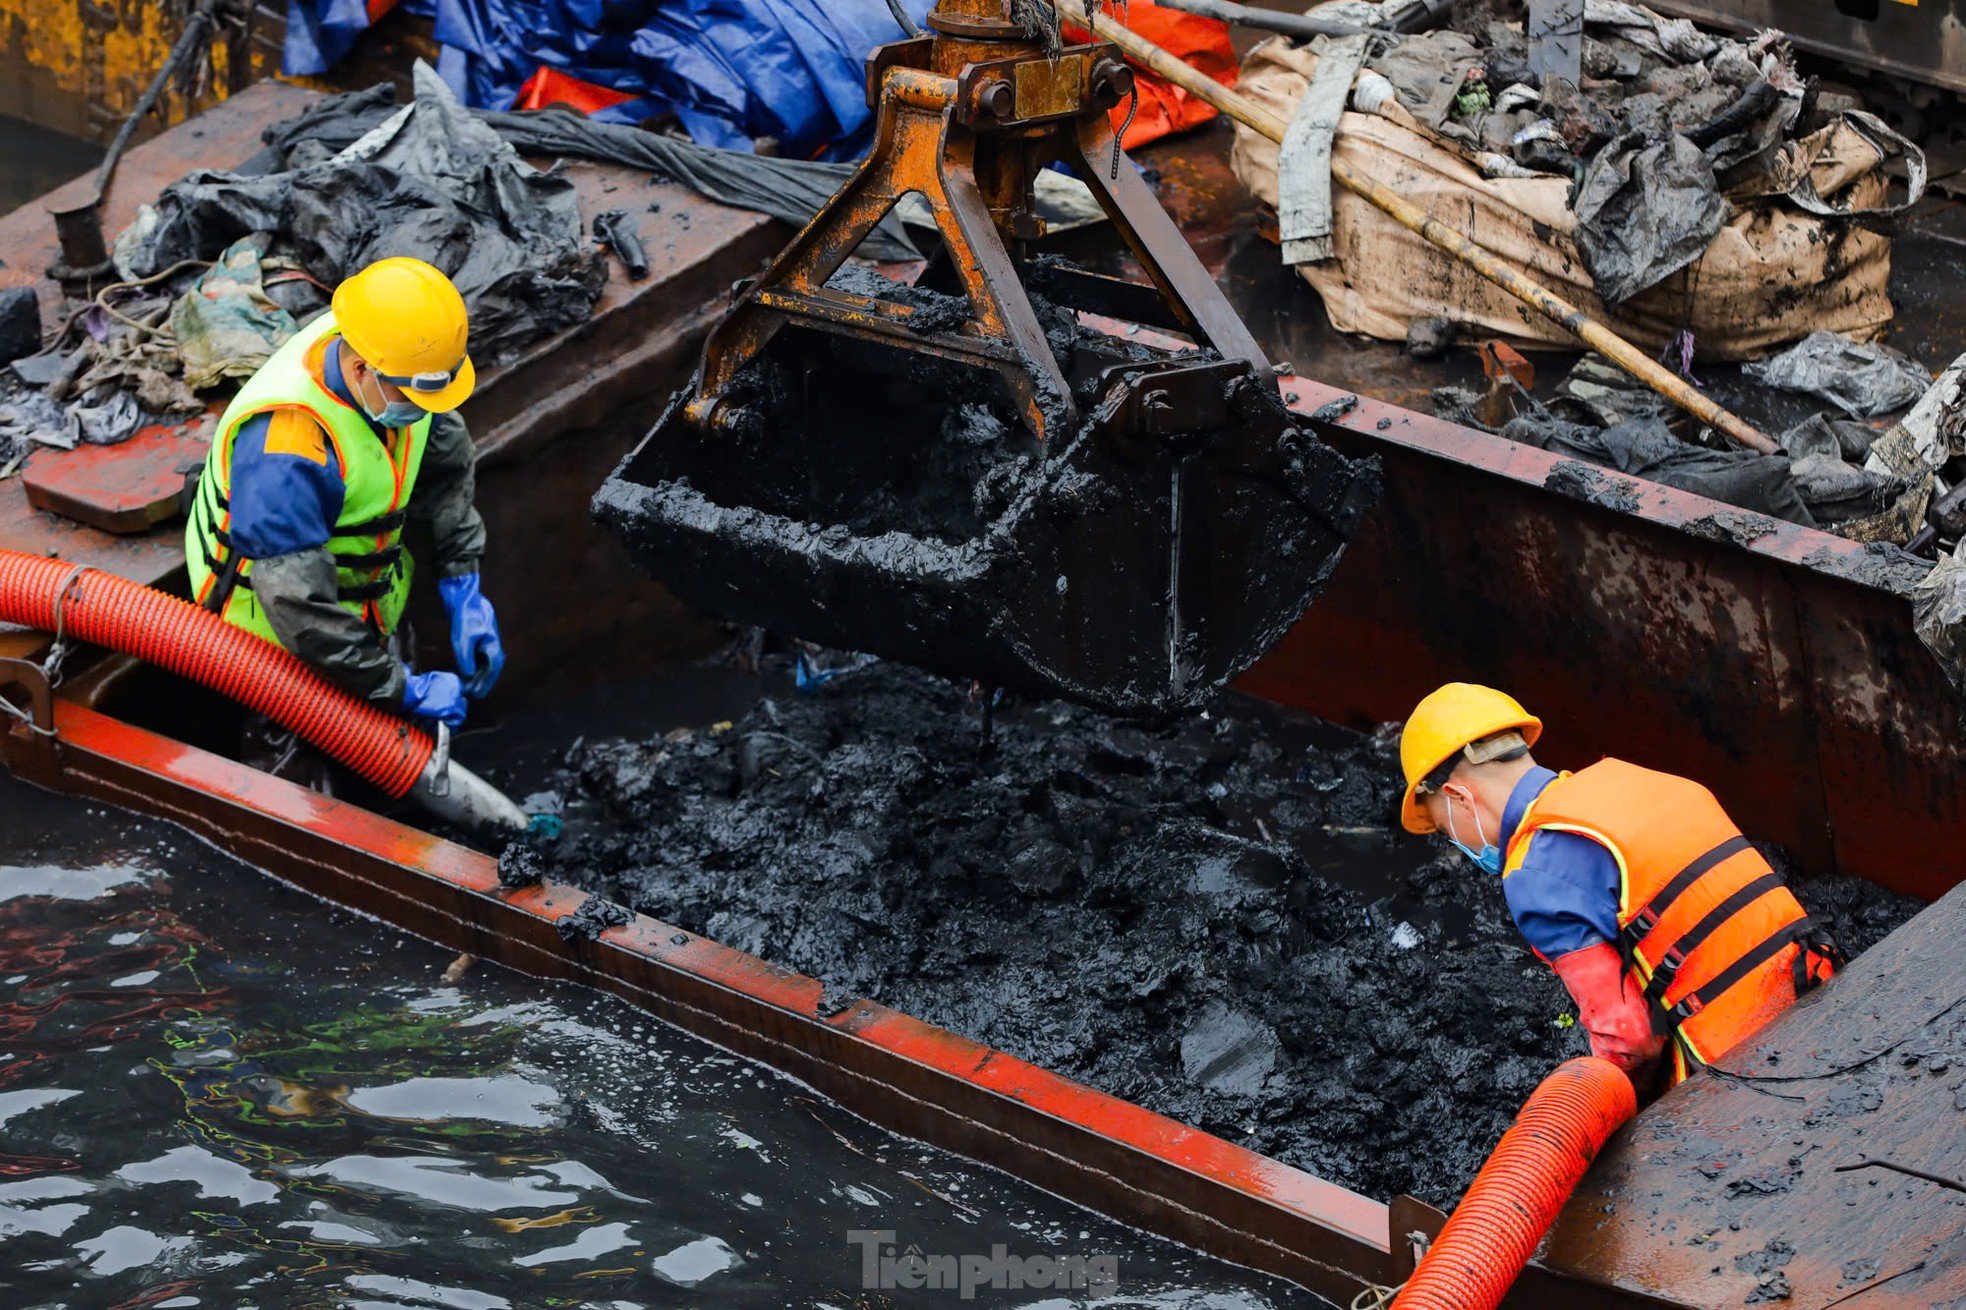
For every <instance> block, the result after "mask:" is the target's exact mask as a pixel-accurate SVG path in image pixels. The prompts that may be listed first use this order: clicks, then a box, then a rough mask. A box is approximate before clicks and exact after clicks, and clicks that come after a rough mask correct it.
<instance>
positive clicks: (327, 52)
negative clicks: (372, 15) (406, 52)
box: [280, 0, 437, 77]
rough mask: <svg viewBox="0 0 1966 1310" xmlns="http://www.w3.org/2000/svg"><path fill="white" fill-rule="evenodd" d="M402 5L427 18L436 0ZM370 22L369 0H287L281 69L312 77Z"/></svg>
mask: <svg viewBox="0 0 1966 1310" xmlns="http://www.w3.org/2000/svg"><path fill="white" fill-rule="evenodd" d="M402 8H403V9H404V10H406V11H407V12H409V13H412V14H421V15H423V16H424V17H425V18H430V17H432V16H434V15H435V13H436V11H437V0H404V3H403V5H402ZM368 26H369V6H368V0H287V44H286V48H285V49H284V50H283V51H281V59H280V71H281V72H283V73H285V74H287V75H288V76H289V77H313V76H314V75H316V74H318V73H325V72H327V71H328V70H329V69H330V68H333V67H334V66H335V65H336V64H338V63H340V62H341V61H342V59H343V58H344V57H346V56H347V54H348V52H349V51H350V50H352V49H354V48H355V38H356V37H358V36H360V35H361V34H362V33H363V32H364V31H366V30H367V28H368Z"/></svg>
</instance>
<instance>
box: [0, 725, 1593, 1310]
mask: <svg viewBox="0 0 1966 1310" xmlns="http://www.w3.org/2000/svg"><path fill="white" fill-rule="evenodd" d="M54 723H55V727H56V729H57V730H58V731H59V733H60V737H61V740H60V741H59V742H58V743H55V744H50V743H48V742H46V741H45V740H44V739H41V738H36V737H32V736H30V735H29V734H27V733H26V732H25V731H24V730H18V729H16V730H14V731H12V732H9V733H6V734H0V752H4V754H5V757H6V759H7V762H8V764H9V765H10V766H11V767H12V768H13V769H14V770H15V772H16V773H18V774H20V775H21V776H22V777H23V778H26V779H27V780H29V781H32V782H35V783H37V784H39V785H42V786H46V787H49V788H51V789H54V790H60V791H69V792H75V793H78V794H81V795H86V796H89V797H92V798H94V799H97V800H100V801H103V802H106V803H108V804H112V805H117V806H120V807H123V808H126V809H130V810H133V811H137V812H141V813H145V814H151V815H155V816H157V817H160V818H163V819H167V820H169V821H171V822H173V823H176V824H179V825H180V826H182V827H184V828H186V829H188V830H190V831H191V832H194V833H196V834H198V835H200V836H202V837H205V838H207V839H208V840H211V841H212V842H214V843H215V844H217V845H218V846H219V847H220V848H221V849H223V850H226V851H229V852H231V853H232V854H234V855H236V856H238V857H239V858H241V859H243V860H246V861H248V862H250V863H254V864H257V865H259V866H261V867H263V868H265V869H267V870H268V871H269V872H271V873H273V874H275V875H276V876H278V877H280V878H282V879H285V880H287V881H290V882H292V883H294V884H295V885H297V886H299V887H300V888H302V889H303V890H306V891H309V892H312V893H314V894H316V895H319V896H322V897H324V898H326V899H328V900H332V901H335V902H337V903H339V904H343V905H347V906H350V907H351V908H354V909H357V910H360V911H362V912H364V913H368V914H372V915H375V916H376V917H378V918H380V919H383V920H385V921H386V922H389V923H393V924H395V925H397V926H398V927H401V928H403V929H405V930H407V931H409V932H413V933H415V934H417V935H419V936H422V937H425V938H428V939H429V940H431V941H435V942H438V943H440V944H441V945H444V946H446V947H448V948H451V949H453V950H459V951H468V952H470V953H472V954H474V955H477V956H480V957H482V958H485V959H490V960H495V961H497V962H499V963H501V964H505V965H508V966H510V967H512V968H516V969H519V970H521V971H523V972H526V973H529V974H534V975H537V976H540V977H551V978H565V979H570V980H573V981H576V982H580V983H584V984H586V985H589V986H593V987H597V988H599V989H602V990H605V991H609V992H612V993H614V994H616V995H618V996H621V997H623V998H624V999H627V1000H629V1001H631V1002H632V1003H634V1004H636V1005H639V1006H641V1007H643V1008H645V1009H647V1010H649V1011H650V1012H652V1013H654V1014H656V1015H658V1016H660V1017H662V1018H664V1019H667V1020H669V1021H671V1022H673V1023H675V1024H677V1025H678V1026H680V1027H683V1028H686V1029H688V1030H690V1031H691V1032H694V1033H697V1034H698V1035H700V1036H703V1037H706V1038H708V1039H710V1040H711V1041H714V1042H717V1043H719V1044H721V1045H724V1046H727V1047H729V1048H730V1049H732V1050H734V1051H738V1052H740V1053H742V1054H744V1055H748V1056H751V1057H753V1058H755V1059H759V1060H762V1061H764V1062H766V1063H768V1064H771V1065H774V1066H775V1067H778V1068H781V1069H784V1070H786V1071H787V1072H789V1073H791V1074H793V1075H795V1076H797V1077H799V1078H802V1079H804V1080H806V1081H808V1082H810V1083H811V1084H813V1085H814V1086H815V1087H817V1088H819V1089H820V1090H821V1091H824V1092H825V1093H827V1094H828V1095H830V1096H833V1097H835V1098H836V1099H838V1100H839V1101H840V1102H841V1104H843V1105H845V1106H847V1107H848V1108H849V1109H851V1110H853V1111H855V1112H856V1113H859V1114H862V1115H865V1116H866V1117H867V1118H869V1119H871V1120H873V1121H874V1122H876V1123H880V1124H882V1125H884V1126H887V1127H890V1128H893V1129H895V1130H897V1131H900V1132H904V1133H907V1134H910V1135H912V1136H916V1137H919V1138H921V1139H922V1140H924V1141H928V1142H932V1143H934V1144H936V1145H939V1146H943V1147H946V1148H948V1149H951V1150H954V1151H958V1152H961V1153H963V1154H965V1155H969V1156H972V1157H975V1158H977V1159H981V1160H984V1161H987V1162H988V1163H990V1164H992V1165H995V1166H997V1167H999V1168H1002V1169H1005V1170H1007V1171H1008V1172H1010V1173H1013V1174H1016V1175H1018V1176H1020V1177H1023V1178H1026V1179H1029V1180H1030V1181H1032V1182H1035V1183H1037V1184H1038V1185H1040V1186H1043V1187H1045V1188H1048V1189H1049V1190H1052V1191H1055V1192H1057V1193H1058V1194H1060V1195H1062V1196H1065V1197H1068V1198H1070V1199H1072V1200H1075V1201H1078V1202H1081V1203H1083V1204H1086V1205H1089V1206H1091V1207H1093V1208H1095V1209H1097V1210H1100V1211H1103V1212H1104V1213H1107V1214H1110V1215H1113V1216H1114V1217H1116V1218H1119V1219H1122V1220H1124V1221H1126V1222H1129V1223H1133V1224H1136V1225H1138V1226H1140V1227H1142V1228H1145V1229H1148V1230H1149V1231H1153V1232H1158V1233H1161V1234H1163V1235H1166V1236H1169V1237H1172V1238H1174V1239H1176V1240H1179V1241H1182V1242H1186V1243H1188V1244H1189V1245H1192V1246H1194V1247H1196V1248H1197V1249H1199V1250H1203V1251H1206V1252H1208V1253H1210V1254H1213V1255H1217V1256H1220V1257H1222V1258H1224V1259H1228V1260H1232V1261H1235V1262H1237V1263H1239V1264H1244V1265H1248V1266H1251V1267H1253V1268H1258V1269H1263V1270H1267V1271H1269V1272H1272V1273H1276V1274H1279V1275H1282V1276H1283V1277H1286V1278H1290V1279H1292V1280H1294V1281H1296V1282H1298V1283H1300V1284H1302V1285H1303V1286H1305V1287H1308V1288H1310V1289H1311V1290H1313V1291H1316V1292H1319V1293H1320V1294H1322V1295H1325V1296H1328V1297H1331V1298H1332V1299H1334V1300H1336V1301H1338V1302H1340V1303H1349V1301H1350V1300H1351V1298H1352V1296H1353V1295H1354V1294H1355V1293H1356V1292H1357V1291H1358V1290H1359V1289H1360V1287H1361V1286H1362V1280H1363V1279H1368V1278H1369V1279H1373V1280H1378V1279H1381V1278H1382V1277H1383V1276H1384V1274H1385V1272H1386V1269H1387V1267H1388V1252H1387V1244H1386V1238H1387V1215H1386V1208H1385V1207H1384V1206H1382V1205H1380V1204H1378V1203H1377V1202H1374V1201H1371V1200H1368V1199H1367V1198H1365V1197H1362V1196H1359V1195H1357V1194H1355V1193H1352V1192H1349V1191H1347V1190H1345V1189H1344V1188H1341V1187H1338V1186H1336V1185H1335V1184H1332V1183H1329V1182H1325V1181H1323V1180H1321V1179H1318V1178H1315V1177H1313V1176H1311V1175H1309V1174H1306V1173H1303V1172H1301V1171H1300V1170H1296V1169H1292V1168H1290V1167H1288V1166H1286V1165H1283V1164H1279V1163H1278V1162H1276V1161H1274V1160H1270V1159H1268V1158H1266V1157H1263V1156H1259V1155H1256V1154H1254V1153H1253V1152H1250V1151H1247V1150H1244V1149H1243V1148H1241V1147H1238V1146H1235V1145H1232V1144H1231V1143H1228V1142H1225V1141H1222V1140H1221V1139H1219V1138H1216V1137H1212V1136H1210V1135H1209V1134H1207V1133H1203V1132H1201V1131H1199V1130H1196V1129H1193V1128H1190V1127H1187V1126H1186V1125H1183V1124H1180V1123H1177V1122H1175V1121H1173V1120H1170V1119H1166V1118H1163V1117H1162V1116H1160V1115H1156V1114H1152V1113H1150V1112H1148V1111H1146V1110H1143V1109H1141V1108H1139V1107H1138V1106H1135V1105H1131V1104H1128V1103H1126V1102H1124V1101H1120V1100H1117V1099H1115V1098H1113V1097H1110V1096H1107V1095H1105V1094H1103V1093H1100V1092H1096V1091H1093V1090H1092V1089H1090V1088H1087V1087H1083V1086H1080V1085H1078V1084H1076V1083H1072V1082H1069V1081H1067V1080H1065V1079H1062V1078H1059V1077H1057V1076H1056V1075H1054V1074H1050V1073H1047V1072H1045V1071H1044V1070H1042V1069H1039V1068H1036V1067H1034V1066H1032V1065H1029V1064H1026V1063H1024V1062H1023V1061H1021V1060H1017V1059H1013V1058H1012V1057H1010V1056H1008V1055H1005V1054H1004V1053H1002V1052H1000V1051H994V1050H991V1049H990V1048H988V1047H984V1046H980V1045H978V1044H977V1043H975V1042H972V1041H969V1040H967V1039H965V1038H962V1037H958V1036H956V1035H955V1034H953V1033H949V1032H946V1031H944V1030H942V1029H939V1028H934V1027H931V1026H929V1025H927V1024H924V1023H921V1022H919V1021H918V1020H915V1019H911V1018H909V1017H908V1016H906V1015H904V1014H900V1013H897V1012H896V1011H893V1010H890V1009H887V1008H886V1007H884V1006H881V1005H879V1004H877V1003H875V1002H872V1001H867V1000H851V1001H847V1002H844V1003H841V1002H839V1001H837V1000H834V1001H829V1000H828V998H827V997H826V996H825V989H824V987H823V985H822V984H821V983H820V982H819V981H818V980H816V979H812V978H807V977H804V976H802V975H799V974H796V973H793V972H791V971H790V970H786V969H781V968H778V967H777V966H775V965H772V964H769V963H767V962H765V961H763V960H760V959H757V958H756V957H754V956H750V955H746V954H744V953H742V952H740V951H734V950H731V949H729V948H728V947H724V946H720V945H718V944H717V943H715V942H712V941H708V940H706V939H704V938H702V937H698V936H696V935H695V934H692V933H686V932H684V931H683V930H681V929H679V928H675V927H672V926H671V925H668V924H664V923H660V922H658V921H656V920H653V919H650V918H648V917H646V916H637V917H636V918H635V919H634V920H633V921H632V922H630V923H628V924H626V925H624V926H622V927H619V928H614V929H610V930H608V931H606V932H605V933H603V934H602V936H601V937H600V938H599V939H597V940H595V941H580V942H575V943H571V944H570V943H567V942H563V941H562V940H561V938H560V936H559V934H558V932H557V930H556V928H555V923H556V921H558V920H559V919H562V918H564V917H566V916H567V915H569V914H571V913H573V912H574V910H576V909H577V908H578V907H579V905H580V904H581V902H582V901H583V900H584V899H585V895H584V893H581V892H578V891H575V890H573V889H571V888H567V887H560V886H552V885H545V886H539V887H533V888H528V889H524V890H521V891H507V890H504V889H501V888H500V886H499V885H498V878H497V865H496V862H495V861H494V860H492V859H491V858H489V857H488V856H485V855H482V854H479V853H477V852H475V851H471V850H467V849H466V848H464V847H462V846H458V845H456V844H454V843H451V842H447V841H444V840H442V839H440V838H437V837H434V836H431V835H429V834H427V833H423V832H419V831H417V830H415V829H412V828H408V827H405V826H403V825H401V824H398V823H395V822H393V821H391V820H389V819H385V818H382V817H380V816H378V815H375V814H372V813H370V812H368V811H365V810H362V809H359V808H357V807H354V806H351V805H348V804H346V803H345V802H341V801H336V800H333V799H331V798H328V797H325V796H320V795H316V794H315V793H312V792H309V791H306V790H303V789H302V788H299V787H296V786H294V785H292V784H290V783H287V782H284V781H281V780H280V779H277V778H273V777H270V776H268V775H266V774H263V773H259V772H257V771H255V770H253V769H249V768H246V767H245V766H243V765H240V764H237V763H234V762H232V761H229V760H226V759H223V758H221V757H219V756H216V755H212V754H210V753H208V752H205V751H201V750H197V749H195V748H192V747H189V746H185V745H183V744H181V743H179V742H175V741H172V740H170V739H168V738H165V737H161V736H158V735H157V734H155V733H151V732H148V731H145V730H143V729H140V728H136V727H133V726H131V725H129V724H125V723H122V722H120V721H118V720H116V719H113V718H110V717H108V716H106V715H103V714H100V713H98V712H96V711H93V710H89V709H86V708H83V707H82V706H79V705H76V704H73V703H69V702H57V704H56V707H55V718H54ZM1607 1304H1609V1303H1607ZM1619 1304H1623V1303H1622V1302H1619Z"/></svg>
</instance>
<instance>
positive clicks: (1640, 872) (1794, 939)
mask: <svg viewBox="0 0 1966 1310" xmlns="http://www.w3.org/2000/svg"><path fill="white" fill-rule="evenodd" d="M1544 829H1549V830H1550V831H1553V832H1571V833H1576V834H1578V835H1580V836H1583V837H1588V838H1590V839H1591V840H1592V841H1594V842H1596V843H1597V844H1598V845H1600V846H1602V847H1604V848H1605V849H1606V850H1608V851H1610V852H1611V855H1612V858H1613V859H1615V860H1617V862H1618V927H1619V934H1618V937H1619V940H1618V949H1619V952H1620V953H1621V954H1622V955H1623V957H1624V960H1625V967H1626V968H1627V969H1629V970H1631V971H1632V973H1633V975H1634V977H1635V978H1636V979H1637V982H1638V985H1639V986H1640V987H1641V988H1643V989H1644V992H1645V999H1646V1000H1647V1001H1648V1002H1650V1003H1651V1006H1652V1009H1653V1012H1654V1014H1655V1016H1656V1017H1657V1022H1659V1023H1660V1025H1661V1027H1662V1028H1663V1029H1664V1030H1665V1031H1666V1032H1668V1033H1670V1034H1671V1035H1672V1037H1673V1057H1674V1071H1675V1075H1676V1079H1677V1078H1684V1077H1685V1076H1686V1073H1687V1071H1688V1069H1689V1068H1691V1067H1693V1066H1695V1065H1697V1064H1707V1063H1711V1062H1712V1061H1714V1060H1717V1059H1719V1058H1720V1057H1721V1056H1723V1055H1725V1054H1726V1053H1727V1052H1728V1051H1729V1050H1731V1049H1733V1047H1734V1046H1736V1045H1737V1044H1739V1043H1740V1042H1741V1041H1743V1040H1745V1039H1746V1038H1748V1037H1749V1036H1752V1035H1753V1034H1754V1033H1755V1032H1756V1031H1757V1030H1758V1029H1760V1027H1761V1026H1762V1025H1763V1024H1765V1023H1767V1022H1768V1021H1769V1020H1770V1019H1773V1018H1774V1017H1775V1016H1776V1015H1778V1014H1780V1013H1781V1012H1782V1011H1783V1010H1785V1009H1787V1008H1788V1007H1789V1006H1790V1005H1792V1004H1794V1003H1795V998H1796V997H1797V996H1798V995H1800V994H1801V993H1802V992H1804V991H1807V990H1808V989H1809V988H1810V987H1813V986H1814V985H1815V984H1816V983H1818V982H1820V981H1822V980H1823V979H1824V978H1827V977H1828V976H1829V974H1830V972H1831V971H1832V969H1833V967H1834V964H1833V961H1834V958H1835V947H1834V946H1832V945H1831V944H1830V942H1829V939H1828V937H1827V935H1826V934H1824V933H1823V931H1822V930H1821V929H1820V928H1819V927H1818V926H1817V925H1816V923H1815V921H1814V920H1813V919H1811V918H1810V917H1809V915H1808V914H1807V913H1805V912H1804V911H1803V908H1802V906H1801V904H1800V903H1799V902H1798V901H1797V900H1796V899H1795V896H1794V894H1793V893H1792V892H1790V891H1789V889H1788V888H1787V887H1786V886H1784V885H1783V883H1782V877H1781V875H1780V874H1778V873H1776V872H1775V871H1774V869H1773V868H1771V867H1770V866H1769V864H1768V861H1767V860H1765V859H1763V858H1762V857H1761V855H1760V853H1759V852H1757V851H1756V850H1755V849H1754V847H1753V846H1752V845H1750V844H1749V842H1748V839H1747V838H1746V837H1744V836H1742V835H1741V830H1740V829H1739V828H1738V827H1736V826H1735V824H1734V822H1733V820H1731V819H1729V818H1728V817H1727V813H1726V811H1725V810H1722V809H1721V808H1720V802H1719V801H1717V800H1715V799H1714V796H1713V793H1712V792H1710V791H1708V790H1707V789H1706V788H1705V787H1702V786H1701V785H1700V784H1699V783H1697V782H1693V781H1691V780H1690V779H1687V778H1678V777H1674V776H1673V775H1672V774H1670V773H1658V772H1655V771H1653V770H1651V769H1643V768H1640V767H1639V766H1638V765H1636V764H1627V763H1625V762H1624V761H1623V760H1609V759H1607V760H1602V761H1600V762H1598V763H1596V764H1593V765H1591V766H1590V767H1589V768H1587V769H1581V770H1579V771H1578V772H1576V773H1567V774H1563V775H1562V776H1560V777H1558V778H1557V779H1556V781H1554V782H1552V783H1550V784H1549V786H1548V787H1546V788H1544V790H1543V794H1542V795H1541V796H1539V797H1537V798H1536V800H1535V801H1534V802H1533V803H1532V804H1531V805H1530V807H1529V811H1528V813H1527V814H1525V815H1524V816H1523V819H1522V822H1521V823H1520V824H1519V825H1518V826H1517V828H1516V831H1515V833H1514V834H1513V835H1512V836H1511V837H1510V839H1509V849H1508V855H1507V859H1506V860H1505V862H1504V864H1503V867H1502V875H1503V876H1504V877H1507V876H1508V875H1509V874H1511V873H1513V872H1515V870H1516V869H1518V868H1520V867H1521V866H1522V861H1523V858H1524V856H1525V855H1527V853H1528V850H1529V840H1530V838H1532V837H1534V836H1535V835H1536V834H1537V833H1538V832H1541V831H1543V830H1544Z"/></svg>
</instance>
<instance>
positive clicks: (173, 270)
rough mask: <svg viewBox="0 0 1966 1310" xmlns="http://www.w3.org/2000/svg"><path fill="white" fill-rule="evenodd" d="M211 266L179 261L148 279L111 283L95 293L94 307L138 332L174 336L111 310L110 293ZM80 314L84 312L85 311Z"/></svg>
mask: <svg viewBox="0 0 1966 1310" xmlns="http://www.w3.org/2000/svg"><path fill="white" fill-rule="evenodd" d="M211 266H212V261H211V260H209V259H180V260H179V261H178V262H177V263H175V264H173V265H171V266H170V267H169V268H167V269H165V270H164V271H163V272H161V273H152V274H151V275H150V276H149V277H140V278H134V279H132V280H130V281H128V282H111V283H110V284H109V285H108V286H106V287H104V288H103V289H102V290H100V291H98V292H96V298H95V307H96V308H97V309H100V310H101V311H102V312H103V313H105V314H107V315H109V316H110V317H111V318H113V319H115V320H116V321H117V322H119V323H122V324H124V325H126V326H128V327H131V328H134V329H136V330H137V331H139V332H149V333H153V334H154V335H156V336H160V337H168V336H174V335H175V334H174V333H173V332H172V331H171V329H170V327H169V326H168V325H165V326H162V327H160V326H158V325H156V324H153V323H142V322H139V321H138V320H136V319H133V318H131V317H130V316H129V315H127V314H124V313H122V312H120V311H118V310H116V309H114V308H112V307H111V306H110V304H109V299H108V297H109V295H110V293H111V292H114V291H135V290H137V289H138V288H140V287H147V286H150V285H151V284H152V283H155V282H162V281H163V280H164V279H166V278H168V277H172V276H174V275H176V274H178V273H181V272H183V271H184V270H185V269H187V268H210V267H211ZM168 308H169V306H166V309H168ZM81 312H86V310H84V311H81ZM73 323H74V320H73V319H71V320H70V321H69V323H67V324H64V325H63V327H62V331H63V332H64V333H65V332H67V331H68V328H69V327H70V326H72V325H73Z"/></svg>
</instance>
